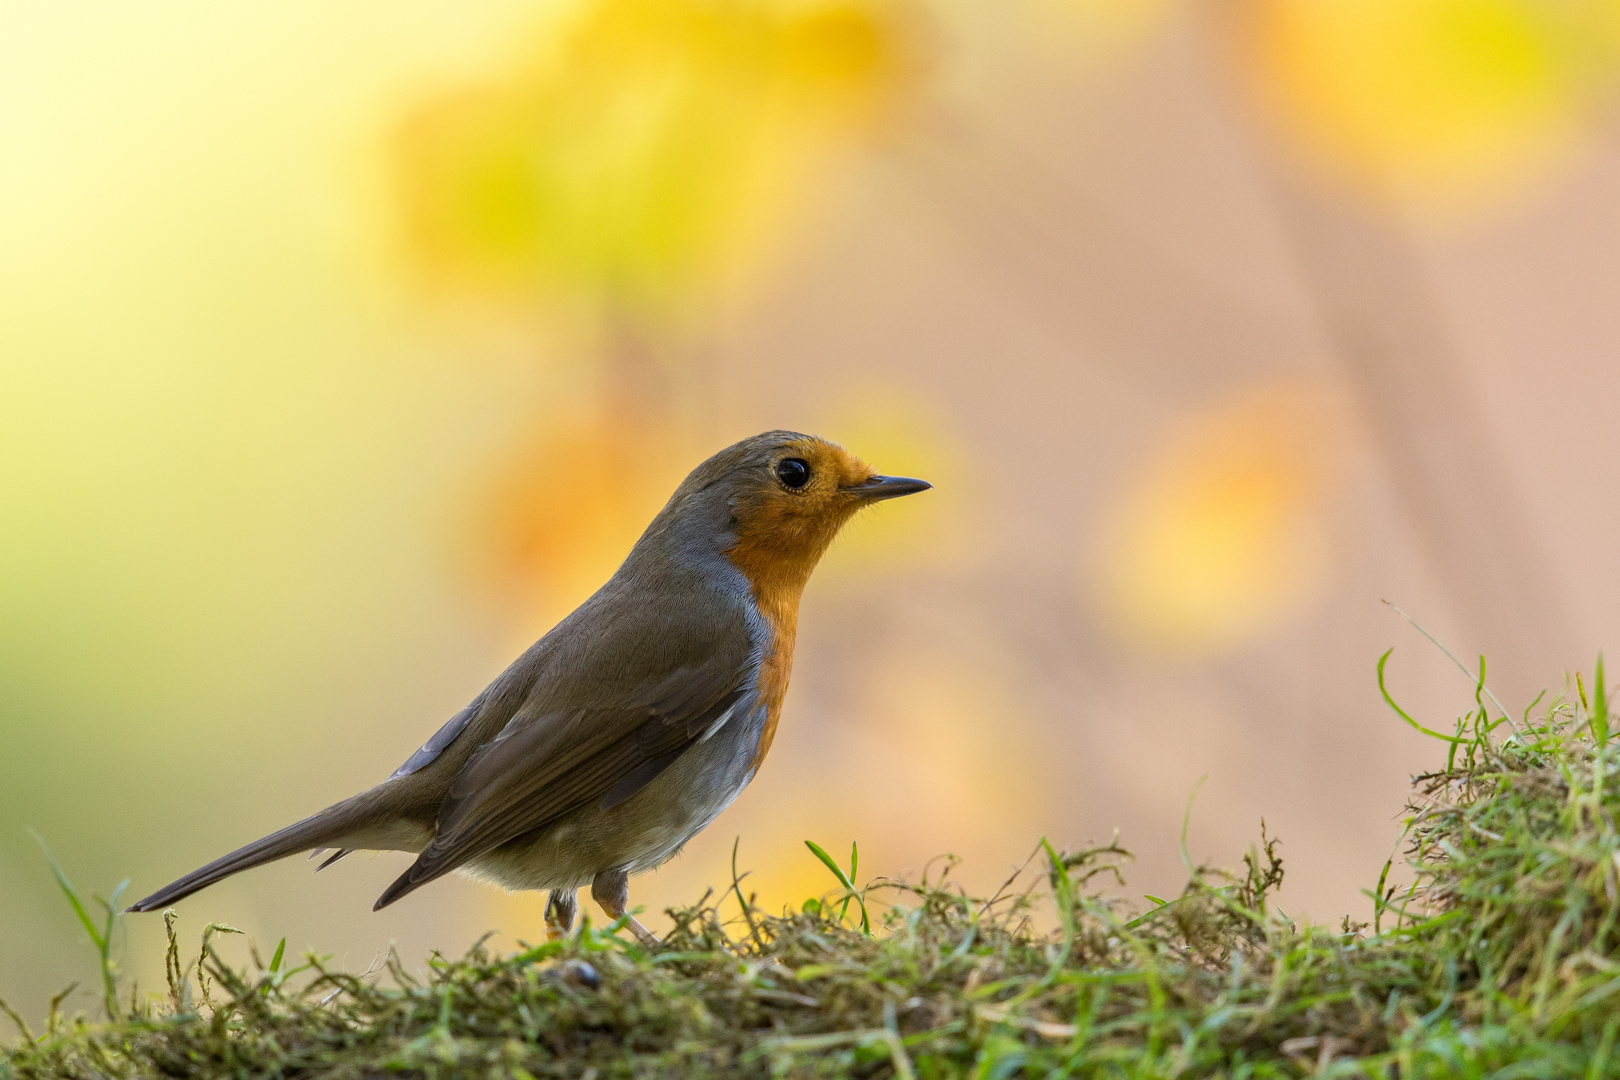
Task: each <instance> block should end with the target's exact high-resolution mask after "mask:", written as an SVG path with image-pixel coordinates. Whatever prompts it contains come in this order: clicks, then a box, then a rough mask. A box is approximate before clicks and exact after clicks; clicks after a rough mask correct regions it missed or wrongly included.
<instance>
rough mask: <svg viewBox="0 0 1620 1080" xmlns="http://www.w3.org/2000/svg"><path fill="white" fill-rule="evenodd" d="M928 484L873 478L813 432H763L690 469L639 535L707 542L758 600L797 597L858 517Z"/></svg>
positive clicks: (861, 464) (868, 470)
mask: <svg viewBox="0 0 1620 1080" xmlns="http://www.w3.org/2000/svg"><path fill="white" fill-rule="evenodd" d="M932 486H933V485H931V484H929V483H927V482H926V481H923V480H913V479H911V478H909V477H903V476H881V475H879V474H878V473H877V471H876V470H874V469H873V468H871V466H869V465H867V464H866V463H865V462H863V461H861V460H860V459H859V458H857V457H855V456H854V455H853V454H851V453H849V452H848V451H846V450H845V449H844V448H843V447H841V446H838V445H837V444H836V443H831V442H828V441H827V440H825V439H821V438H817V437H816V436H814V435H801V434H799V433H798V432H794V431H767V432H765V433H764V434H763V435H755V436H754V437H753V438H751V439H744V440H743V441H742V442H739V443H736V444H734V445H732V446H728V447H727V448H726V449H724V450H722V451H720V452H719V453H718V454H716V455H714V456H713V457H712V458H710V459H709V460H708V461H705V462H704V463H703V464H702V465H699V466H698V467H697V468H696V469H694V470H692V473H691V475H690V476H688V477H687V478H686V480H685V482H683V483H682V484H681V486H680V487H679V488H678V489H677V490H676V492H675V494H674V496H673V497H671V498H670V500H669V503H668V505H666V506H665V507H664V510H663V512H662V513H660V514H659V515H658V518H657V519H656V520H655V521H654V522H653V524H652V526H650V527H649V528H648V530H647V538H652V537H654V536H659V535H661V536H662V537H664V538H667V541H673V542H675V543H676V544H677V545H679V546H685V545H686V544H690V543H694V542H696V543H700V544H705V546H708V545H712V546H713V547H715V548H718V550H719V552H720V553H721V554H723V555H724V556H725V558H726V559H728V560H729V561H730V562H731V563H732V565H734V566H735V567H737V569H739V570H741V571H742V572H743V575H744V576H745V577H747V578H748V580H749V582H750V584H751V585H752V586H753V587H754V590H755V592H756V594H758V593H761V592H765V591H771V592H774V591H776V590H779V589H784V588H785V589H790V590H792V591H793V592H795V593H796V592H797V590H798V589H800V588H802V587H803V585H804V582H805V580H806V579H807V578H808V577H809V576H810V571H811V570H813V569H815V565H816V563H817V562H818V561H819V560H820V559H821V556H822V554H823V553H824V552H825V551H826V550H827V546H828V545H829V544H831V543H832V540H833V537H834V536H836V535H838V530H839V529H840V528H842V527H843V525H844V523H845V522H847V521H848V520H849V519H850V518H851V517H852V516H853V515H854V513H855V512H856V511H857V510H859V509H861V508H862V507H864V506H870V505H871V504H873V503H876V502H881V501H883V500H885V499H892V498H895V497H897V496H900V495H910V494H913V493H915V492H918V491H926V490H927V489H928V488H930V487H932Z"/></svg>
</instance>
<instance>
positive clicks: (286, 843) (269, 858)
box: [129, 792, 375, 911]
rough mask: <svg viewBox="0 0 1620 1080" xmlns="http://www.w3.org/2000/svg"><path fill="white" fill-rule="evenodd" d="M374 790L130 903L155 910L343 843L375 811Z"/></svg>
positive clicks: (216, 860) (235, 852)
mask: <svg viewBox="0 0 1620 1080" xmlns="http://www.w3.org/2000/svg"><path fill="white" fill-rule="evenodd" d="M371 794H372V792H364V793H362V794H360V795H356V796H354V797H353V798H350V799H345V800H343V801H342V802H340V803H338V804H336V805H335V806H329V807H327V808H326V809H325V810H322V811H321V812H320V813H318V814H314V815H311V816H310V817H307V818H305V819H304V820H303V821H300V822H296V823H295V824H292V825H289V826H287V827H286V828H285V829H280V830H277V831H276V832H273V833H271V834H270V835H269V836H266V837H264V838H263V839H260V840H255V841H254V842H253V843H251V844H248V845H247V846H246V847H241V848H237V849H236V850H235V851H233V852H231V853H230V854H229V855H222V856H221V857H219V858H217V859H215V860H214V861H213V862H211V863H209V864H208V865H207V866H203V867H199V868H197V869H196V870H193V871H192V872H191V873H189V874H187V875H186V876H185V877H183V878H180V879H179V880H177V881H172V882H170V883H169V884H167V885H165V886H164V887H163V888H161V889H159V890H158V891H157V892H155V893H153V894H152V895H151V896H148V897H146V898H144V899H142V900H137V901H136V902H135V903H133V904H131V905H130V906H129V910H130V911H154V910H156V909H158V908H161V907H167V906H168V905H170V904H173V903H175V902H176V901H179V900H183V899H185V898H186V897H188V896H190V895H191V894H192V893H194V892H196V891H197V890H199V889H203V888H206V887H207V886H209V885H212V884H213V883H214V882H216V881H219V880H221V879H223V878H228V877H230V876H231V875H232V874H235V873H239V872H241V871H243V870H249V869H252V868H253V867H255V866H263V865H264V864H265V863H268V862H275V861H276V860H277V859H283V858H286V857H287V856H288V855H296V854H298V853H299V852H302V851H309V850H310V849H311V848H319V847H341V844H339V843H338V841H341V840H342V839H343V838H344V837H346V836H349V835H351V834H353V833H354V832H355V831H356V830H357V829H359V828H362V827H364V825H365V824H366V823H367V820H368V819H369V818H370V817H371V816H373V815H374V810H373V807H374V806H375V800H374V799H372V798H370V797H369V796H371ZM345 854H347V852H339V854H338V855H335V856H333V857H332V858H330V859H328V860H327V861H326V862H325V863H323V864H322V866H321V867H320V869H325V867H327V866H330V865H331V864H332V863H334V862H336V861H337V860H338V859H339V858H341V857H342V856H343V855H345Z"/></svg>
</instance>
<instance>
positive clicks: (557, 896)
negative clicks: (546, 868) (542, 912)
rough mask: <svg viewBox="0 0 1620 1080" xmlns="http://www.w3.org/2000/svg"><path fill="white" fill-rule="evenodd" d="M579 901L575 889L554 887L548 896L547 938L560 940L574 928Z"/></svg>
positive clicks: (548, 939)
mask: <svg viewBox="0 0 1620 1080" xmlns="http://www.w3.org/2000/svg"><path fill="white" fill-rule="evenodd" d="M578 914H579V901H578V900H577V899H576V898H575V896H574V890H573V889H552V890H551V893H550V895H549V896H547V897H546V940H547V941H560V940H562V939H563V938H565V937H567V936H568V934H569V931H571V930H573V929H574V917H575V916H576V915H578Z"/></svg>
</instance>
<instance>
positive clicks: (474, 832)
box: [130, 431, 931, 942]
mask: <svg viewBox="0 0 1620 1080" xmlns="http://www.w3.org/2000/svg"><path fill="white" fill-rule="evenodd" d="M930 486H931V485H930V484H928V483H926V482H925V481H922V480H912V479H909V478H906V477H899V476H879V475H878V474H876V473H875V472H874V471H873V470H872V469H871V468H869V467H868V466H866V465H865V464H863V463H862V462H861V461H859V460H858V459H856V458H855V457H853V456H852V455H850V454H849V453H847V452H845V451H844V450H843V449H842V448H840V447H838V446H836V445H834V444H833V443H830V442H827V441H825V440H823V439H819V438H816V437H815V436H812V435H801V434H798V433H796V432H791V431H768V432H766V433H765V434H763V435H756V436H754V437H753V438H751V439H744V440H743V441H742V442H740V443H737V444H736V445H735V446H730V447H727V448H726V449H724V450H722V451H720V452H719V453H718V454H716V455H714V456H713V457H712V458H710V459H709V460H708V461H705V462H704V463H703V464H701V465H699V466H698V467H697V468H696V469H694V470H693V471H692V474H691V475H690V476H688V477H687V478H686V480H685V481H684V482H682V484H681V485H680V487H678V488H677V489H676V490H675V494H674V495H673V496H671V497H670V500H669V502H668V503H667V504H665V506H664V508H663V510H661V511H660V512H659V514H658V516H657V517H655V518H653V520H652V524H650V525H648V526H647V531H646V532H644V533H643V534H642V535H641V539H639V540H638V541H636V544H635V547H633V548H631V550H630V555H629V557H628V558H626V559H625V561H624V564H623V565H622V566H620V567H619V570H618V572H617V573H615V574H614V575H613V577H612V578H610V579H609V580H608V582H607V584H606V585H603V586H602V587H601V588H600V589H599V590H597V592H596V594H595V595H594V596H592V597H591V598H590V599H589V600H587V601H585V602H584V603H583V604H581V605H580V606H579V607H578V608H577V609H575V611H574V612H573V614H571V615H569V616H568V617H567V618H566V619H564V620H563V621H562V622H560V623H558V624H557V625H556V627H554V628H553V629H552V630H551V632H550V633H548V634H546V635H545V636H544V637H542V638H541V639H540V640H539V641H537V642H535V643H534V645H532V646H530V648H529V650H528V651H527V652H525V653H524V654H523V655H522V656H520V657H518V659H517V660H516V661H515V662H514V663H513V664H512V666H511V667H509V668H507V669H506V670H505V671H504V672H502V673H501V675H500V676H499V677H498V678H497V679H496V680H495V681H494V682H492V683H490V684H489V686H488V687H486V688H485V690H484V692H483V693H481V694H479V695H478V696H477V697H476V698H474V699H473V702H472V704H470V705H468V706H467V707H466V708H465V709H463V710H461V712H459V713H457V714H456V715H455V716H454V717H452V718H451V719H450V721H449V723H447V724H445V725H444V726H443V727H442V728H440V729H439V730H438V732H437V733H435V734H434V735H433V737H432V738H430V739H428V741H427V742H426V743H424V744H423V745H422V748H421V749H420V750H417V751H416V753H414V754H412V755H411V756H410V758H409V759H408V760H407V761H406V762H405V764H403V765H401V766H400V767H399V768H398V769H396V770H394V772H393V774H392V775H391V776H389V777H388V779H386V780H384V781H383V782H382V783H381V784H378V785H377V786H376V787H374V788H372V789H370V790H369V791H363V792H361V793H360V794H358V795H355V796H353V797H352V798H349V799H345V800H343V801H342V802H340V803H337V804H336V805H334V806H330V807H328V808H327V809H325V810H322V811H321V812H320V813H318V814H315V815H314V816H312V817H307V818H305V819H304V820H302V821H300V822H297V823H296V824H293V825H289V826H287V827H286V828H284V829H282V830H280V831H279V832H274V833H271V834H270V835H269V836H266V837H264V838H263V839H262V840H257V841H255V842H254V843H251V844H249V845H247V846H246V847H244V848H240V849H238V850H236V851H233V852H231V853H230V854H229V855H226V856H223V857H222V858H219V859H216V860H214V861H213V862H211V863H209V864H208V865H207V866H204V867H202V868H201V869H198V870H194V871H192V872H191V873H189V874H187V875H186V876H185V877H183V878H181V879H179V880H178V881H176V882H174V883H173V884H170V885H168V886H165V887H164V888H162V889H159V890H158V891H157V892H155V893H153V894H152V895H151V896H148V897H146V898H145V899H144V900H141V901H140V902H139V903H136V904H135V905H133V906H132V907H131V908H130V910H131V911H152V910H154V909H157V908H161V907H165V906H167V905H169V904H172V903H174V902H175V901H177V900H180V899H181V898H183V897H186V896H189V895H190V894H192V893H194V892H196V891H197V890H198V889H201V888H203V887H205V886H207V885H211V884H213V883H214V882H216V881H219V880H220V879H221V878H225V877H228V876H230V875H231V874H235V873H237V872H238V871H241V870H246V869H248V868H250V867H254V866H259V865H262V864H264V863H267V862H272V861H274V860H276V859H280V858H284V857H286V856H288V855H294V854H298V853H301V852H305V851H309V852H312V855H311V858H314V857H315V856H317V855H321V854H323V853H325V852H328V851H330V852H332V854H331V855H330V856H329V857H328V858H327V859H326V860H325V861H324V862H323V863H321V865H320V867H319V868H318V869H323V870H324V869H325V868H326V867H328V866H330V865H332V863H334V862H336V861H337V860H338V859H341V858H343V857H344V856H345V855H347V854H349V853H350V852H351V851H355V850H360V849H366V850H383V851H409V852H413V853H415V854H416V856H417V857H416V861H415V862H414V863H412V864H411V867H410V869H408V870H406V871H405V873H403V874H401V875H400V876H399V879H398V880H396V881H395V882H394V883H393V884H392V885H390V886H389V887H388V888H387V889H386V890H385V891H384V892H383V894H382V896H381V897H379V898H378V900H377V904H376V910H380V909H382V908H384V907H387V906H388V905H389V904H392V903H393V902H394V901H396V900H398V899H399V898H400V897H402V896H404V895H405V894H406V893H409V892H412V891H414V890H416V889H419V888H421V887H422V886H423V885H426V884H427V883H428V882H430V881H433V880H434V879H436V878H439V877H443V876H444V875H445V874H448V873H450V872H451V871H452V870H459V871H461V872H463V873H466V874H470V875H472V876H473V877H478V878H483V879H486V880H489V881H493V882H495V883H497V884H500V885H504V886H506V887H507V888H510V889H548V890H550V895H549V896H548V898H547V902H546V921H547V924H548V926H549V927H551V929H552V930H553V931H554V932H556V931H560V932H566V931H567V930H568V929H569V928H571V927H572V925H573V922H574V917H575V915H576V914H577V911H578V901H577V898H576V895H575V893H576V890H578V889H579V888H580V887H582V886H584V885H586V884H587V883H588V884H589V885H590V886H591V895H592V896H593V897H594V898H595V899H596V901H597V903H599V904H600V905H601V906H602V908H603V910H605V911H606V912H607V913H608V915H609V916H611V917H612V918H614V919H621V918H626V907H627V905H628V903H629V880H630V875H631V874H634V873H638V872H640V871H642V870H650V869H652V868H653V867H656V866H659V865H661V864H662V863H664V862H665V861H667V860H668V859H670V858H671V857H673V856H674V855H675V854H676V853H677V852H679V851H680V850H681V848H682V846H683V845H685V843H686V842H687V841H688V840H690V839H691V838H692V837H693V836H694V835H696V834H697V833H698V832H699V831H700V830H701V829H703V827H704V826H706V825H707V824H709V822H711V821H713V820H714V819H715V817H716V816H718V815H719V813H720V812H721V811H722V810H724V809H725V808H726V807H727V806H729V805H730V804H731V801H732V800H733V799H735V798H736V797H737V796H738V795H739V794H740V793H741V792H742V789H743V788H745V787H747V786H748V782H749V781H750V780H752V779H753V778H754V774H755V773H756V772H758V771H759V766H760V763H761V762H762V761H764V760H765V754H766V752H767V751H768V750H769V749H770V746H771V739H772V737H773V736H774V735H775V734H776V723H777V720H778V718H779V717H780V716H781V712H782V698H783V695H784V694H786V692H787V685H788V675H789V673H790V672H791V671H792V668H793V640H794V635H795V633H796V630H797V625H798V612H799V597H800V595H801V594H802V593H803V591H804V585H805V582H806V581H807V580H808V579H809V577H810V571H811V570H813V569H814V568H815V565H816V563H817V562H818V561H819V560H820V558H821V556H822V553H823V552H825V551H826V550H827V545H828V544H830V543H831V542H832V539H833V537H834V536H835V535H836V534H837V533H838V530H839V529H840V528H841V527H842V526H843V525H844V523H845V522H846V521H848V520H849V519H850V517H851V516H852V515H853V514H854V513H855V512H856V511H857V510H859V509H860V508H861V507H863V506H868V505H871V504H872V503H875V502H879V501H881V500H883V499H892V498H894V497H896V496H899V495H910V494H912V493H913V492H918V491H925V490H927V489H928V488H929V487H930ZM628 925H629V927H630V929H631V930H632V931H634V932H635V934H636V936H637V937H639V938H641V939H642V940H643V941H646V942H654V941H656V940H657V939H656V938H654V937H653V936H652V935H651V934H650V933H649V932H648V931H647V929H646V927H644V926H642V925H641V923H639V922H638V921H636V920H635V919H634V918H630V919H629V922H628Z"/></svg>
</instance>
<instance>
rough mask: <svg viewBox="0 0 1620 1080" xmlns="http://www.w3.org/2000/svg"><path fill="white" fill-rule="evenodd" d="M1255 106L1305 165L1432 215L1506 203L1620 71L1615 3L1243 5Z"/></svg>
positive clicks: (1566, 144)
mask: <svg viewBox="0 0 1620 1080" xmlns="http://www.w3.org/2000/svg"><path fill="white" fill-rule="evenodd" d="M1239 10H1240V11H1242V12H1243V16H1242V17H1241V18H1240V19H1238V20H1237V25H1238V27H1239V29H1240V31H1241V38H1242V42H1243V47H1244V49H1245V52H1246V53H1247V56H1246V59H1247V60H1248V61H1249V64H1248V65H1247V66H1248V70H1249V73H1250V75H1251V77H1252V79H1253V80H1254V83H1255V85H1256V86H1257V87H1258V88H1259V90H1260V91H1261V94H1262V96H1263V98H1264V99H1265V100H1266V101H1267V102H1268V103H1269V104H1270V105H1271V106H1272V108H1273V110H1274V111H1275V112H1276V113H1277V114H1278V115H1280V116H1281V117H1282V118H1283V119H1284V120H1285V122H1286V127H1287V129H1288V130H1289V131H1290V132H1291V133H1292V135H1293V136H1294V137H1295V138H1296V139H1297V141H1298V143H1299V144H1300V145H1301V146H1302V147H1303V148H1304V149H1305V151H1306V152H1307V154H1308V155H1309V156H1311V157H1312V158H1314V159H1315V160H1317V161H1319V162H1321V163H1324V164H1326V165H1328V166H1329V167H1330V168H1331V169H1333V170H1334V171H1336V172H1338V173H1340V174H1341V175H1346V176H1349V177H1351V178H1352V179H1353V180H1354V181H1355V182H1356V183H1358V184H1360V185H1362V186H1365V187H1370V188H1373V189H1376V190H1378V191H1379V192H1380V193H1381V194H1389V195H1395V196H1398V197H1402V198H1405V199H1408V200H1411V201H1413V202H1414V203H1416V204H1417V205H1419V206H1423V207H1427V208H1430V209H1440V208H1446V209H1450V210H1458V209H1462V210H1467V209H1469V208H1472V207H1475V206H1477V205H1480V204H1481V203H1485V204H1489V203H1491V202H1494V201H1495V200H1497V199H1499V198H1500V197H1502V196H1504V195H1506V194H1510V193H1512V192H1513V191H1515V190H1517V189H1518V188H1520V187H1521V186H1522V185H1523V184H1524V183H1526V182H1527V181H1529V180H1532V179H1534V178H1536V177H1537V176H1540V175H1542V174H1544V173H1545V172H1546V170H1547V169H1548V167H1549V166H1550V165H1552V164H1554V163H1556V162H1557V161H1559V160H1560V159H1562V158H1563V157H1564V156H1566V155H1567V153H1568V151H1569V149H1570V148H1571V146H1572V145H1574V142H1575V140H1576V138H1577V137H1578V135H1579V133H1580V130H1581V127H1582V125H1583V124H1584V123H1585V122H1586V121H1587V120H1588V119H1589V118H1590V113H1591V112H1592V107H1593V105H1594V104H1595V102H1596V101H1597V100H1598V98H1599V95H1600V92H1601V91H1602V90H1603V89H1605V88H1606V87H1607V86H1608V85H1610V84H1612V83H1613V81H1614V78H1615V75H1616V73H1617V61H1620V48H1617V46H1620V4H1616V3H1615V2H1614V0H1564V2H1560V3H1548V2H1545V0H1252V2H1250V3H1249V4H1247V5H1246V6H1245V7H1243V8H1241V9H1239Z"/></svg>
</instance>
